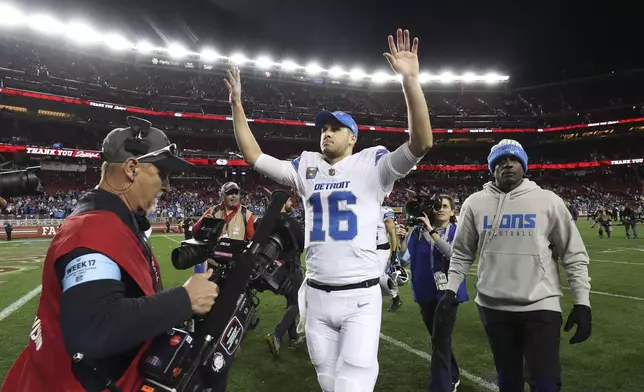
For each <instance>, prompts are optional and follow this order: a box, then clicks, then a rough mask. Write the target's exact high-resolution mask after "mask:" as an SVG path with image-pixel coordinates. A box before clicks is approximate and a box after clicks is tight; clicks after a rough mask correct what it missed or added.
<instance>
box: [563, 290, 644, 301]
mask: <svg viewBox="0 0 644 392" xmlns="http://www.w3.org/2000/svg"><path fill="white" fill-rule="evenodd" d="M563 288H564V289H566V290H570V287H563ZM590 293H591V294H598V295H606V296H608V297H615V298H624V299H632V300H635V301H644V298H640V297H631V296H630V295H622V294H613V293H604V292H603V291H594V290H590Z"/></svg>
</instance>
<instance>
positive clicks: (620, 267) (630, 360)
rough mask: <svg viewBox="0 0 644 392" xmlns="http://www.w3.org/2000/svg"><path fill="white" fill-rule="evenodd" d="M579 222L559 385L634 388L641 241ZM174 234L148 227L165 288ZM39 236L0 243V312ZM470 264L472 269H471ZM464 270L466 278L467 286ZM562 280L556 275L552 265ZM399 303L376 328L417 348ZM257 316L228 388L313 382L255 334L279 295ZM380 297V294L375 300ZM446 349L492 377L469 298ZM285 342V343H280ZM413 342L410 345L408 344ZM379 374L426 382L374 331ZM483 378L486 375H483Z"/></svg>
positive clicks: (267, 299) (13, 295) (641, 332)
mask: <svg viewBox="0 0 644 392" xmlns="http://www.w3.org/2000/svg"><path fill="white" fill-rule="evenodd" d="M579 228H580V231H581V232H582V235H583V237H584V239H585V242H586V245H587V247H588V251H589V253H590V255H591V267H590V274H591V277H592V290H593V291H594V293H593V294H591V304H592V307H593V335H592V337H591V338H590V340H588V341H587V342H585V343H582V344H579V345H575V346H571V345H569V344H568V341H567V340H568V338H569V337H570V336H571V335H572V332H571V333H569V334H566V333H563V335H562V342H561V344H562V349H561V357H562V367H563V382H564V387H563V390H564V391H567V392H568V391H569V392H609V391H610V392H635V391H641V390H644V372H643V371H642V366H643V365H642V363H643V362H644V288H642V284H641V282H642V280H643V279H644V257H643V256H644V240H626V239H625V238H624V235H623V233H624V229H623V227H616V228H615V232H614V233H613V234H614V237H613V238H611V239H603V240H600V239H599V238H598V236H597V234H596V231H595V230H592V229H590V223H589V222H588V221H585V220H580V221H579ZM180 239H181V237H179V236H164V235H155V236H153V237H152V244H153V247H154V251H155V253H156V255H157V257H158V258H159V260H160V261H161V269H162V273H163V280H164V284H165V286H166V287H169V286H173V285H180V284H183V282H184V281H185V280H186V279H187V277H188V276H189V272H186V271H176V270H174V269H173V267H172V265H171V264H170V252H171V251H172V249H173V248H174V247H175V246H177V241H179V240H180ZM47 245H48V241H43V240H16V241H13V242H4V243H0V311H1V310H2V309H6V308H7V307H8V306H10V305H11V304H12V303H14V302H15V301H16V300H18V299H19V298H21V297H22V296H24V295H25V294H27V293H29V292H30V291H31V290H33V289H34V288H35V287H37V286H38V285H39V284H40V277H41V266H42V259H43V258H44V254H45V251H46V248H47ZM472 272H474V269H473V270H472ZM474 278H475V277H471V278H470V279H469V282H468V286H469V291H470V294H471V295H472V297H473V294H474V293H475V289H474ZM562 282H564V285H566V284H565V280H563V273H562ZM401 295H402V298H403V301H404V306H403V307H402V308H401V309H399V310H398V311H397V312H396V313H388V312H386V311H384V312H383V320H382V333H383V334H384V335H386V336H388V337H389V338H393V339H394V340H395V341H397V342H401V343H404V344H406V345H407V347H408V348H409V349H410V348H413V349H416V350H418V351H420V352H427V351H428V347H429V336H428V334H427V331H426V330H425V327H424V325H423V323H422V321H421V318H420V314H419V311H418V307H417V305H416V304H415V303H413V302H412V299H411V290H410V288H409V286H405V287H403V288H402V289H401ZM260 299H261V304H260V307H259V310H260V318H261V322H260V325H259V327H258V328H257V329H256V330H254V331H251V332H250V333H249V335H248V337H247V338H246V340H245V341H244V342H243V344H242V350H241V353H240V355H239V356H238V359H237V360H236V362H235V365H234V366H233V370H232V373H231V377H230V382H229V388H228V390H229V391H231V392H237V391H256V392H269V391H270V392H274V391H283V392H295V391H297V392H301V391H318V390H319V387H318V385H317V382H316V377H315V371H314V369H313V367H312V365H311V363H310V361H309V359H308V353H307V351H306V348H305V347H298V348H296V349H288V348H286V347H283V349H282V354H281V357H280V359H278V360H276V359H273V357H272V356H271V355H270V353H269V352H268V349H267V346H266V344H265V341H264V336H265V335H266V334H267V333H269V332H271V331H272V330H273V328H274V326H275V324H276V323H277V321H278V320H279V318H280V317H281V315H282V312H283V311H284V308H285V300H284V299H283V298H282V297H277V296H274V295H271V294H262V295H261V296H260ZM384 302H385V305H384V306H388V304H389V303H388V302H389V301H388V300H387V299H385V301H384ZM37 304H38V301H37V297H36V298H34V299H32V300H30V301H29V302H27V303H26V304H24V305H23V306H22V307H20V308H19V309H17V310H16V311H15V312H13V313H12V314H10V315H9V316H7V317H6V318H4V319H3V320H0V383H2V380H4V377H5V375H6V372H7V371H8V369H9V367H10V366H11V364H12V363H13V361H14V360H15V358H16V357H17V355H18V354H19V352H20V350H21V349H22V348H23V347H24V346H25V345H26V343H27V341H28V338H29V337H28V336H29V331H30V328H31V324H32V321H33V317H34V314H35V311H36V307H37ZM562 304H563V308H564V321H565V318H566V317H567V314H568V312H569V310H570V308H571V306H572V303H571V296H570V292H569V291H568V290H564V298H563V300H562ZM453 341H454V350H455V352H456V356H457V359H458V361H459V364H460V366H461V368H462V369H464V370H465V371H467V372H468V373H469V374H471V375H474V376H476V377H480V379H483V380H485V381H487V382H491V383H493V382H494V380H495V377H496V376H495V371H494V366H493V362H492V356H491V354H490V350H489V347H488V344H487V340H486V337H485V334H484V331H483V329H482V327H481V324H480V321H479V320H478V316H477V312H476V307H475V306H474V303H473V302H470V303H468V304H464V306H461V307H460V309H459V316H458V320H457V325H456V330H455V332H454V337H453ZM284 346H286V344H285V345H284ZM412 351H413V350H412ZM379 362H380V375H379V378H378V384H377V387H376V391H396V392H398V391H399V392H408V391H409V392H411V391H422V390H425V388H426V382H427V377H428V370H429V363H428V361H427V359H425V358H423V357H421V356H420V355H419V353H418V352H416V353H414V352H410V351H408V350H406V349H403V348H400V347H399V346H398V345H396V344H395V343H392V342H391V339H387V340H384V339H383V340H381V344H380V352H379ZM488 385H489V384H488ZM486 390H488V389H486V387H485V386H482V385H480V383H477V382H475V381H472V379H471V378H470V379H468V378H465V377H463V379H462V383H461V387H460V388H459V391H460V392H474V391H486Z"/></svg>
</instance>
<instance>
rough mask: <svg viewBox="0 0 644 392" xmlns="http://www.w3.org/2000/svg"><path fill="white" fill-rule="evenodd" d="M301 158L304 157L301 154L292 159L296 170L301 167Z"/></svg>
mask: <svg viewBox="0 0 644 392" xmlns="http://www.w3.org/2000/svg"><path fill="white" fill-rule="evenodd" d="M301 159H302V156H301V155H300V156H299V157H297V158H295V159H293V160H292V161H291V165H293V168H294V169H295V171H297V170H299V168H300V160H301Z"/></svg>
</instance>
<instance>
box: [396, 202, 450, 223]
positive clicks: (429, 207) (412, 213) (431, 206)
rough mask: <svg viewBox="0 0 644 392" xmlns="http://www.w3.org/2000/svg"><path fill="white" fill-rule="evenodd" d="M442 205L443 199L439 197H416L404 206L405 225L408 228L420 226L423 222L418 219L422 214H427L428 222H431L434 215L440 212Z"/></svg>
mask: <svg viewBox="0 0 644 392" xmlns="http://www.w3.org/2000/svg"><path fill="white" fill-rule="evenodd" d="M442 205H443V198H442V197H441V196H440V195H437V194H434V195H432V196H431V197H427V196H418V197H417V198H416V200H412V201H410V202H408V203H407V204H405V213H406V214H407V217H406V219H405V225H407V226H408V227H409V226H417V225H421V224H422V223H423V222H422V221H421V220H420V219H419V217H421V216H423V213H425V214H427V217H428V218H429V221H430V222H433V221H434V217H435V216H434V215H435V214H436V212H438V211H440V209H441V206H442Z"/></svg>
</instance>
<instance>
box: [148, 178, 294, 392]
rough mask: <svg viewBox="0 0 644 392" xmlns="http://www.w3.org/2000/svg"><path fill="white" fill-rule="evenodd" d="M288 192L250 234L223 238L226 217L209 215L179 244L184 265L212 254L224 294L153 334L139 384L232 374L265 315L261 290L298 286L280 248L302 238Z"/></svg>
mask: <svg viewBox="0 0 644 392" xmlns="http://www.w3.org/2000/svg"><path fill="white" fill-rule="evenodd" d="M287 199H288V193H286V192H282V191H278V192H274V194H273V198H272V201H271V204H270V205H269V207H268V208H267V210H266V213H265V214H264V217H263V218H262V220H261V223H260V224H259V225H258V227H256V229H255V234H254V235H253V238H252V239H251V240H250V241H241V240H233V239H230V238H221V233H222V232H223V229H224V226H225V222H224V221H223V220H221V219H215V218H204V219H203V220H202V222H201V226H200V228H199V230H197V232H195V233H194V234H195V237H194V238H193V239H190V240H186V241H182V242H181V245H180V246H179V247H178V248H176V249H174V250H173V252H172V263H173V265H174V266H175V268H177V269H181V270H184V269H188V268H191V267H193V266H195V265H197V264H201V263H203V262H204V261H206V260H208V265H209V267H210V268H212V269H213V270H214V271H213V274H212V276H211V278H210V280H212V281H213V282H215V283H217V285H218V286H219V289H220V291H219V296H218V297H217V300H216V302H215V305H214V306H213V307H212V309H211V310H210V312H208V314H206V315H205V316H203V317H197V316H195V318H193V319H192V320H191V321H190V322H189V326H188V327H186V328H174V329H172V330H170V331H168V332H167V333H166V334H164V335H162V336H160V337H157V338H156V339H155V340H154V341H153V342H152V344H151V345H150V347H149V348H148V350H147V351H146V352H145V353H144V355H143V356H142V358H141V361H140V363H139V370H140V371H141V373H142V375H143V376H144V377H145V378H146V380H145V382H144V384H143V385H142V386H141V388H140V389H139V391H145V392H152V391H177V392H185V391H190V392H193V391H204V390H209V388H213V386H214V385H221V383H222V382H225V377H226V374H227V370H228V368H229V367H230V365H231V363H232V361H233V359H234V356H235V354H236V352H237V350H238V348H239V346H240V344H241V342H242V340H243V339H244V337H245V336H246V334H247V332H248V331H249V330H251V329H253V328H255V327H256V326H257V325H258V323H259V317H258V314H257V310H256V308H257V305H258V304H259V300H258V299H257V297H256V296H255V292H257V291H260V292H261V291H264V290H269V291H271V292H273V293H275V294H283V293H284V292H286V291H287V290H289V288H290V285H291V279H290V274H289V268H288V266H286V264H285V263H282V262H281V261H279V260H278V257H279V255H280V253H282V252H289V251H291V250H293V249H297V248H298V246H299V244H298V241H297V238H296V236H295V234H294V230H292V229H291V227H290V224H289V221H288V220H286V219H284V217H283V216H282V215H281V214H280V211H281V209H282V206H283V205H284V203H286V200H287Z"/></svg>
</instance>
